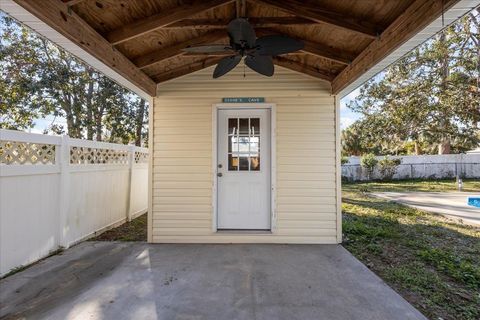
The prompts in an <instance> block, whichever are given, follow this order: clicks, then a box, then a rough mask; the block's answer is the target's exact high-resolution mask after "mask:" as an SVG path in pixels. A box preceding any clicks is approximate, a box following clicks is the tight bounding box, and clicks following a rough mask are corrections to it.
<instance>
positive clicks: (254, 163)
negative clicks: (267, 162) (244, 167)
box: [250, 155, 260, 171]
mask: <svg viewBox="0 0 480 320" xmlns="http://www.w3.org/2000/svg"><path fill="white" fill-rule="evenodd" d="M250 171H260V155H259V156H257V157H250Z"/></svg>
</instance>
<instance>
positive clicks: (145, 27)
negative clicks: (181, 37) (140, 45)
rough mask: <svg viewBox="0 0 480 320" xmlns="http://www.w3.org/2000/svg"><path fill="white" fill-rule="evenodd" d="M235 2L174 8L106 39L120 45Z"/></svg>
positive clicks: (226, 0)
mask: <svg viewBox="0 0 480 320" xmlns="http://www.w3.org/2000/svg"><path fill="white" fill-rule="evenodd" d="M233 1H234V0H204V1H202V0H196V1H195V2H193V3H192V4H189V5H185V6H181V7H178V6H177V7H173V8H171V9H169V10H165V11H162V12H160V13H158V14H155V15H152V16H150V17H147V18H144V19H139V20H137V21H134V22H132V23H130V24H127V25H124V26H122V27H120V28H118V29H116V30H113V31H111V32H109V33H108V34H107V35H106V39H107V40H108V41H109V42H110V43H112V44H114V45H115V44H119V43H122V42H125V41H127V40H130V39H134V38H136V37H140V36H142V35H144V34H146V33H149V32H152V31H155V30H158V29H160V28H163V27H165V26H168V25H169V24H172V23H175V22H178V21H180V20H183V19H186V18H188V17H190V16H193V15H196V14H199V13H202V12H205V11H207V10H210V9H213V8H216V7H219V6H222V5H224V4H227V3H230V2H233Z"/></svg>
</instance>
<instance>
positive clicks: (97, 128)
mask: <svg viewBox="0 0 480 320" xmlns="http://www.w3.org/2000/svg"><path fill="white" fill-rule="evenodd" d="M95 131H96V134H95V136H96V140H97V141H102V115H101V114H97V116H96V117H95Z"/></svg>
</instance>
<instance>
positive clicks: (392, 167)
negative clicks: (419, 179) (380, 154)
mask: <svg viewBox="0 0 480 320" xmlns="http://www.w3.org/2000/svg"><path fill="white" fill-rule="evenodd" d="M400 163H402V160H401V159H388V157H387V156H385V158H383V159H382V160H380V161H379V162H378V167H379V170H380V174H381V175H382V179H383V180H392V178H393V176H394V175H395V173H396V172H397V168H398V166H399V165H400Z"/></svg>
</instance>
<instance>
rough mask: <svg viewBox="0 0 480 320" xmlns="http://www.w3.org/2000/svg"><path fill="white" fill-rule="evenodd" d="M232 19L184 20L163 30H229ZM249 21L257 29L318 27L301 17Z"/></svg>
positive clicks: (251, 19) (266, 18) (249, 19)
mask: <svg viewBox="0 0 480 320" xmlns="http://www.w3.org/2000/svg"><path fill="white" fill-rule="evenodd" d="M230 21H232V19H184V20H180V21H178V22H175V23H172V24H169V25H167V26H165V27H163V29H183V28H194V29H224V30H226V29H227V25H228V23H229V22H230ZM248 21H249V22H250V23H251V24H252V26H253V27H256V28H269V27H276V26H289V25H316V24H318V23H317V22H315V21H312V20H309V19H305V18H300V17H263V18H248Z"/></svg>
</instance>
